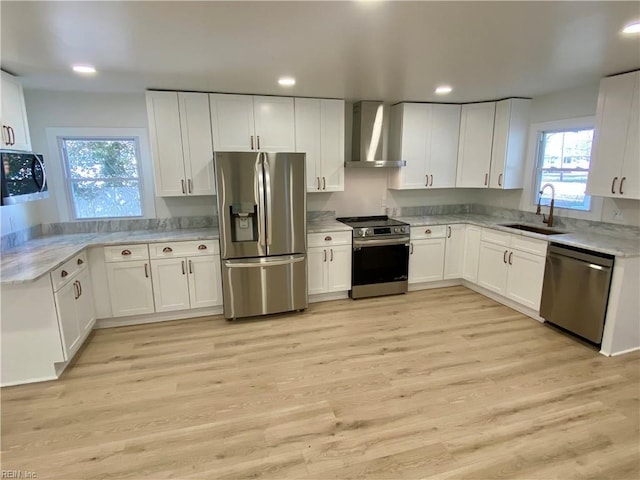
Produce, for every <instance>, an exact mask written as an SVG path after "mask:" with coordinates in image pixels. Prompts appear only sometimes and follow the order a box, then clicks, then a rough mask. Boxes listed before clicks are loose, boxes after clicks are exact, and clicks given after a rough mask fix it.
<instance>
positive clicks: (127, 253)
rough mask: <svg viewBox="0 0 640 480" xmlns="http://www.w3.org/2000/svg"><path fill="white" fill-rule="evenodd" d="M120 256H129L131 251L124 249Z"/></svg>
mask: <svg viewBox="0 0 640 480" xmlns="http://www.w3.org/2000/svg"><path fill="white" fill-rule="evenodd" d="M120 255H125V256H126V255H131V250H126V249H125V250H122V251H121V252H120Z"/></svg>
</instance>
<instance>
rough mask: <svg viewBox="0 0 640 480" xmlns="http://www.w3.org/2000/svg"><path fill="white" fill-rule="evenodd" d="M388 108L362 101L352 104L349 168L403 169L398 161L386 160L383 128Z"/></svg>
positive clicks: (403, 163) (378, 103)
mask: <svg viewBox="0 0 640 480" xmlns="http://www.w3.org/2000/svg"><path fill="white" fill-rule="evenodd" d="M388 110H389V107H388V106H387V105H384V104H383V103H382V102H371V101H362V102H358V103H354V104H353V136H352V142H351V161H350V162H345V166H346V167H349V168H354V167H359V168H362V167H364V168H379V167H404V166H405V165H406V162H405V161H403V160H400V159H397V160H395V159H394V160H386V155H385V153H386V152H385V149H384V128H385V124H386V123H387V122H388V118H387V117H388Z"/></svg>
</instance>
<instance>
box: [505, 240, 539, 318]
mask: <svg viewBox="0 0 640 480" xmlns="http://www.w3.org/2000/svg"><path fill="white" fill-rule="evenodd" d="M507 258H508V262H509V275H508V281H507V297H509V298H510V299H512V300H515V301H516V302H518V303H521V304H522V305H524V306H525V307H529V308H531V309H533V310H535V311H536V312H538V311H539V309H540V298H541V297H542V281H543V279H544V267H545V257H541V256H538V255H532V254H531V253H526V252H521V251H519V250H511V251H510V252H509V255H508V257H507Z"/></svg>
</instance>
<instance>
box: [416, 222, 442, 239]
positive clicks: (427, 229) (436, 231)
mask: <svg viewBox="0 0 640 480" xmlns="http://www.w3.org/2000/svg"><path fill="white" fill-rule="evenodd" d="M446 235H447V226H446V225H426V226H424V227H411V240H418V239H420V238H444V237H445V236H446Z"/></svg>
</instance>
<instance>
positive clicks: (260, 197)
mask: <svg viewBox="0 0 640 480" xmlns="http://www.w3.org/2000/svg"><path fill="white" fill-rule="evenodd" d="M255 175H256V179H257V181H256V184H255V185H254V195H255V199H256V204H257V205H258V243H259V244H260V245H261V246H263V247H264V246H266V241H265V238H264V237H265V231H264V213H265V212H264V210H265V207H264V173H263V170H262V154H261V153H258V156H257V158H256V163H255Z"/></svg>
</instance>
